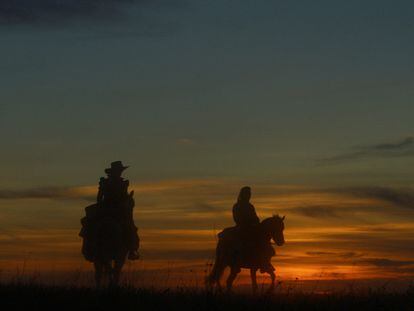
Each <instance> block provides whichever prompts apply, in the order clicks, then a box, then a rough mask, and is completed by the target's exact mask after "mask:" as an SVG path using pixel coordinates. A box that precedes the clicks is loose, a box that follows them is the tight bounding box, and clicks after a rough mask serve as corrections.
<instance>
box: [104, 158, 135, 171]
mask: <svg viewBox="0 0 414 311" xmlns="http://www.w3.org/2000/svg"><path fill="white" fill-rule="evenodd" d="M128 167H129V166H124V165H123V164H122V161H114V162H112V163H111V167H110V168H106V169H105V173H110V172H122V171H123V170H126V169H127V168H128Z"/></svg>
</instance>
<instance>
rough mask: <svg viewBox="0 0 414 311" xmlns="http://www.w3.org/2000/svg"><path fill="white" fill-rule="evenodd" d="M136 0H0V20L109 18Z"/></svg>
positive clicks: (15, 22)
mask: <svg viewBox="0 0 414 311" xmlns="http://www.w3.org/2000/svg"><path fill="white" fill-rule="evenodd" d="M136 2H144V1H135V0H88V1H83V0H35V1H33V0H3V1H1V2H0V23H2V24H19V23H47V22H54V23H55V22H63V21H65V20H68V19H71V18H76V17H112V16H114V15H117V14H119V13H120V12H121V11H122V9H124V6H125V5H126V4H131V3H136Z"/></svg>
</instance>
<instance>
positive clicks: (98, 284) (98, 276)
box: [94, 262, 104, 288]
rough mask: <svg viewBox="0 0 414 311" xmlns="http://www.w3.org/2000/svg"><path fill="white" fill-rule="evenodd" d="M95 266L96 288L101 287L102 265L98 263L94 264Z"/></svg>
mask: <svg viewBox="0 0 414 311" xmlns="http://www.w3.org/2000/svg"><path fill="white" fill-rule="evenodd" d="M94 266H95V284H96V287H97V288H100V287H101V285H102V275H103V268H104V267H103V265H102V263H100V262H94Z"/></svg>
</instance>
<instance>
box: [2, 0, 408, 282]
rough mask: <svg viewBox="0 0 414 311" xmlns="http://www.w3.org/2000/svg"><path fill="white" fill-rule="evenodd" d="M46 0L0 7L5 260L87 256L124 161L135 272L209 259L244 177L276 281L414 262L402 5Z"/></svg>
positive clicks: (44, 264)
mask: <svg viewBox="0 0 414 311" xmlns="http://www.w3.org/2000/svg"><path fill="white" fill-rule="evenodd" d="M57 2H58V1H57V0H38V1H29V0H20V1H13V0H5V1H1V3H0V45H1V48H0V70H1V75H0V139H1V143H2V147H1V158H0V159H1V162H0V169H1V176H2V178H1V179H0V270H1V271H5V270H9V271H12V270H13V269H15V268H16V267H17V266H19V265H20V266H21V265H22V262H24V261H27V265H29V266H30V267H31V268H33V269H35V270H39V271H46V270H51V269H55V270H68V269H69V270H75V269H78V268H79V267H82V268H83V269H91V266H90V265H89V264H88V263H86V262H85V261H84V260H83V258H82V256H81V254H80V245H81V241H80V238H79V237H78V235H77V234H78V232H79V229H80V223H79V219H80V218H81V217H83V214H84V211H83V208H84V207H85V206H86V205H88V204H90V203H91V202H93V200H94V198H95V196H96V190H97V184H98V181H99V177H101V176H103V175H104V169H105V168H106V167H108V165H109V163H110V162H112V161H115V160H122V161H123V162H124V163H125V164H126V165H131V167H130V168H129V169H128V170H127V171H126V172H125V177H126V178H128V179H129V180H130V181H131V184H132V189H134V190H135V192H136V208H135V220H136V224H137V226H138V227H139V232H140V236H141V239H142V247H141V253H142V260H141V261H139V262H137V263H133V265H134V267H135V268H137V269H139V268H145V269H177V271H178V270H179V271H181V272H182V273H183V275H187V276H185V277H189V278H190V277H191V275H192V273H191V272H192V271H195V270H196V271H199V272H200V273H201V271H203V269H205V266H206V263H207V262H210V261H211V260H212V258H213V255H214V247H215V243H216V234H217V233H218V232H219V231H220V230H221V229H222V228H224V227H228V226H231V225H232V217H231V207H232V205H233V204H234V202H235V200H236V197H237V194H238V191H239V189H240V188H241V187H242V186H245V185H249V186H251V187H252V191H253V197H252V203H253V204H254V205H255V207H256V209H257V212H258V214H259V216H260V217H261V218H262V219H263V218H265V217H268V216H271V215H272V214H273V213H279V214H281V215H286V222H285V223H286V231H285V238H286V245H285V246H283V247H280V248H277V257H275V258H274V265H275V266H276V267H277V273H278V277H279V278H282V279H295V278H300V279H321V278H323V279H338V280H343V279H353V278H356V279H384V278H396V277H398V278H401V279H405V278H407V279H410V278H412V277H414V182H413V174H414V118H413V116H414V102H413V98H414V97H413V96H414V78H413V77H414V75H413V73H414V62H413V58H412V57H413V55H414V40H413V35H414V19H413V12H414V3H413V2H412V1H405V0H401V1H395V2H392V3H391V2H390V1H385V0H376V1H371V0H367V1H356V0H348V1H320V0H316V1H279V0H276V1H275V0H272V1H270V0H269V1H261V0H258V1H236V0H208V1H205V0H192V1H184V0H183V1H180V0H177V1H175V0H169V1H167V0H153V1H150V0H146V1H144V0H141V1H138V0H137V1H134V0H130V1H127V0H124V1H123V0H119V1H116V0H105V1H97V0H93V1H89V2H87V4H85V3H83V4H79V3H81V1H78V0H66V1H60V2H59V3H60V5H56V3H57ZM98 3H100V4H98ZM190 271H191V272H190ZM181 272H180V273H181Z"/></svg>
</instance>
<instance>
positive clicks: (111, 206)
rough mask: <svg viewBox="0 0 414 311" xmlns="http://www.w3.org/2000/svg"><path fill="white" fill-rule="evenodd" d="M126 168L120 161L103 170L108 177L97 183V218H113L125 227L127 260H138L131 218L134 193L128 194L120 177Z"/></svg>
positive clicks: (126, 183)
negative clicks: (127, 248)
mask: <svg viewBox="0 0 414 311" xmlns="http://www.w3.org/2000/svg"><path fill="white" fill-rule="evenodd" d="M127 168H128V166H123V164H122V162H121V161H115V162H112V163H111V167H110V168H107V169H105V173H106V174H107V175H108V177H107V178H104V177H102V178H101V179H100V181H99V190H98V195H97V204H98V207H99V208H98V217H99V218H106V217H108V218H115V219H117V220H118V221H120V222H121V223H122V224H123V225H124V226H125V228H126V231H127V232H126V235H127V236H126V239H127V243H128V246H129V255H128V259H130V260H135V259H138V258H139V254H138V247H139V237H138V234H137V227H136V226H135V224H134V218H133V208H134V205H135V202H134V197H133V196H134V191H131V192H129V193H128V187H129V181H128V180H125V179H123V178H122V177H121V175H122V172H123V171H124V170H125V169H127Z"/></svg>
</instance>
